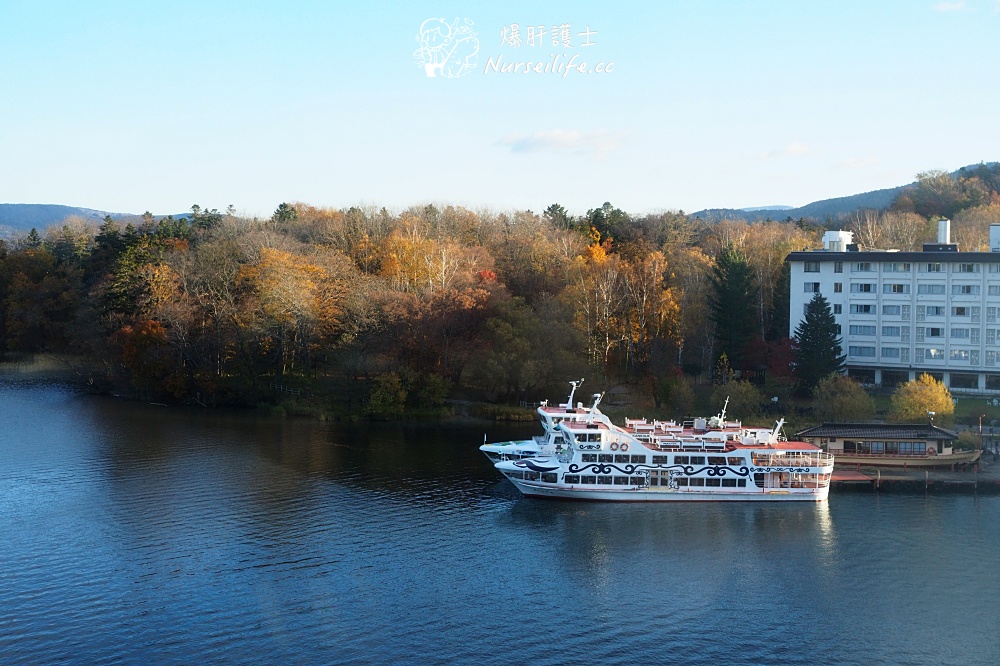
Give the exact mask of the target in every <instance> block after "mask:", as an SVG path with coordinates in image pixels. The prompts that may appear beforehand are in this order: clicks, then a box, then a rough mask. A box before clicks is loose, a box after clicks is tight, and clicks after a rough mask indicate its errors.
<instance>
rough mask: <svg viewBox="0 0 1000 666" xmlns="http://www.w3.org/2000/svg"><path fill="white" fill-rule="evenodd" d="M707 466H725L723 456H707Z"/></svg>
mask: <svg viewBox="0 0 1000 666" xmlns="http://www.w3.org/2000/svg"><path fill="white" fill-rule="evenodd" d="M708 464H709V465H725V464H726V458H725V456H709V457H708Z"/></svg>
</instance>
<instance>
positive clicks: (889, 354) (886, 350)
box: [882, 347, 899, 358]
mask: <svg viewBox="0 0 1000 666" xmlns="http://www.w3.org/2000/svg"><path fill="white" fill-rule="evenodd" d="M882 358H899V347H882Z"/></svg>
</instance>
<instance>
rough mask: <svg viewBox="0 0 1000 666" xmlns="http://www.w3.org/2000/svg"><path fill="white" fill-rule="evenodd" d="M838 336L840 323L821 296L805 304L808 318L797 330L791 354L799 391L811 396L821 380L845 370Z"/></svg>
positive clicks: (805, 318) (806, 317) (818, 295)
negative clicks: (792, 353)
mask: <svg viewBox="0 0 1000 666" xmlns="http://www.w3.org/2000/svg"><path fill="white" fill-rule="evenodd" d="M840 342H841V341H840V338H839V337H838V333H837V320H836V319H834V317H833V311H832V310H830V304H829V303H828V302H827V300H826V299H825V298H824V297H823V295H822V294H816V295H815V296H813V298H812V300H811V301H809V303H807V304H806V313H805V317H804V318H803V319H802V321H801V322H799V325H798V326H797V327H796V328H795V338H794V340H793V342H792V350H793V352H794V354H795V367H794V372H795V377H796V378H797V379H798V381H799V390H800V391H801V392H803V393H805V394H807V395H809V394H811V393H812V392H813V390H814V389H815V388H816V385H817V384H819V381H820V379H822V378H823V377H826V376H827V375H829V374H831V373H839V372H842V371H843V369H844V358H845V357H844V355H843V354H842V352H841V346H840Z"/></svg>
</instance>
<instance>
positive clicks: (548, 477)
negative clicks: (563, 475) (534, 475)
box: [542, 472, 559, 483]
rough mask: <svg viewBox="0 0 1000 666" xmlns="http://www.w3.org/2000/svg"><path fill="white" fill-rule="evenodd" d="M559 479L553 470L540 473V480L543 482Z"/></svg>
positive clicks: (553, 481)
mask: <svg viewBox="0 0 1000 666" xmlns="http://www.w3.org/2000/svg"><path fill="white" fill-rule="evenodd" d="M558 480H559V475H558V474H556V473H555V472H545V473H544V474H542V481H544V482H545V483H556V482H557V481H558Z"/></svg>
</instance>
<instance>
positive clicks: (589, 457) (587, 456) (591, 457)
mask: <svg viewBox="0 0 1000 666" xmlns="http://www.w3.org/2000/svg"><path fill="white" fill-rule="evenodd" d="M580 460H582V461H583V462H597V454H596V453H584V454H583V455H581V456H580Z"/></svg>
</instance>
